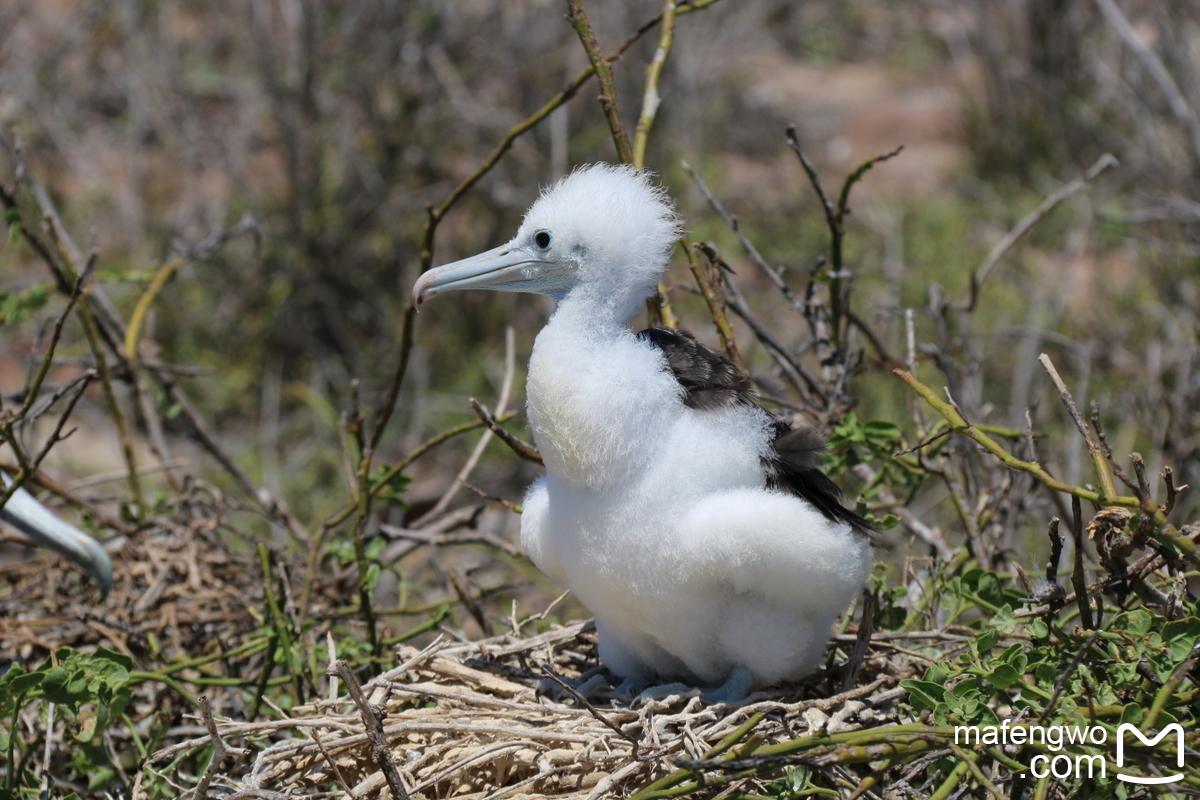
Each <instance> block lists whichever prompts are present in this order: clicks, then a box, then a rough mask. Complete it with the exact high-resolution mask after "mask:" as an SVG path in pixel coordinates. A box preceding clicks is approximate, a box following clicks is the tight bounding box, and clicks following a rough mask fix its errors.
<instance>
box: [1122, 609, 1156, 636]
mask: <svg viewBox="0 0 1200 800" xmlns="http://www.w3.org/2000/svg"><path fill="white" fill-rule="evenodd" d="M1153 622H1154V618H1153V617H1151V616H1150V612H1149V611H1147V610H1146V609H1144V608H1135V609H1134V610H1133V611H1130V612H1128V613H1127V614H1125V630H1126V631H1128V632H1129V633H1132V634H1133V635H1134V636H1145V635H1146V634H1147V633H1149V631H1150V626H1151V625H1152V624H1153Z"/></svg>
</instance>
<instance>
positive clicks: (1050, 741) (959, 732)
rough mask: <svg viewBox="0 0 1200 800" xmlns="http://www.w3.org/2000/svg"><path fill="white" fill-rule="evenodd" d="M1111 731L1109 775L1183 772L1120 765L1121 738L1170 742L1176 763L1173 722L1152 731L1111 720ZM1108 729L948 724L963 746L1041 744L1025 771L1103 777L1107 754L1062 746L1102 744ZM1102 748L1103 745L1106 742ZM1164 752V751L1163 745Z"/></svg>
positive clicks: (1167, 779) (1159, 779)
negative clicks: (1130, 771) (1071, 750)
mask: <svg viewBox="0 0 1200 800" xmlns="http://www.w3.org/2000/svg"><path fill="white" fill-rule="evenodd" d="M1111 736H1113V737H1115V743H1116V760H1115V768H1116V769H1115V777H1116V778H1117V780H1121V781H1126V782H1127V783H1140V784H1163V783H1174V782H1175V781H1178V780H1182V779H1183V773H1182V772H1179V773H1172V774H1169V775H1162V776H1156V777H1142V776H1140V775H1130V774H1127V773H1125V772H1122V770H1123V769H1124V767H1125V762H1126V751H1125V748H1126V741H1127V740H1128V741H1130V742H1133V743H1134V744H1141V745H1143V746H1145V747H1157V746H1159V745H1160V744H1162V745H1163V747H1164V748H1171V747H1174V751H1173V752H1174V763H1175V765H1176V766H1177V767H1178V768H1180V769H1182V768H1183V758H1184V744H1183V741H1184V740H1183V726H1182V725H1180V724H1179V723H1178V722H1173V723H1171V724H1170V725H1167V726H1165V727H1164V728H1163V729H1162V730H1160V731H1159V732H1158V733H1157V734H1151V735H1143V734H1142V732H1141V730H1139V729H1138V728H1137V727H1136V726H1134V725H1130V724H1129V723H1128V722H1125V723H1122V724H1121V725H1119V726H1117V729H1116V732H1115V733H1114V734H1111ZM1109 738H1110V733H1109V729H1108V728H1106V727H1104V726H1101V725H1087V726H1079V725H1035V724H1026V723H1017V724H1014V723H1012V721H1011V720H1007V719H1006V720H1004V721H1003V722H1001V723H1000V724H999V725H958V726H955V728H954V743H955V744H956V745H961V746H965V747H988V746H993V747H1007V746H1009V745H1015V746H1019V747H1024V746H1029V747H1033V748H1044V749H1046V750H1049V751H1050V752H1049V753H1045V752H1042V753H1038V754H1037V755H1035V756H1033V758H1031V759H1030V761H1029V771H1030V773H1031V774H1032V775H1033V777H1035V778H1057V779H1059V780H1065V779H1068V778H1098V779H1100V780H1104V779H1106V778H1107V777H1108V765H1109V762H1108V759H1107V758H1106V756H1105V755H1103V754H1090V755H1089V754H1084V753H1066V752H1062V751H1063V750H1064V748H1066V747H1067V746H1068V745H1076V746H1087V745H1090V746H1093V747H1106V746H1107V745H1108V743H1109ZM1106 749H1107V747H1106ZM1168 752H1169V751H1168Z"/></svg>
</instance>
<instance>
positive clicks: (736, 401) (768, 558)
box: [413, 164, 872, 701]
mask: <svg viewBox="0 0 1200 800" xmlns="http://www.w3.org/2000/svg"><path fill="white" fill-rule="evenodd" d="M679 233H680V230H679V222H678V219H677V218H676V216H675V212H674V210H673V208H672V205H671V203H670V201H669V199H668V198H667V196H666V194H665V193H664V192H663V191H662V189H661V188H658V187H656V186H655V185H654V184H653V183H652V182H651V180H650V178H649V177H648V176H647V174H646V173H643V172H638V171H636V170H634V169H633V168H631V167H627V166H610V165H604V164H596V165H592V166H588V167H584V168H581V169H579V170H577V171H575V172H574V173H572V174H571V175H568V176H567V177H565V178H563V179H562V180H560V181H559V182H558V183H557V184H555V185H554V186H553V187H551V188H549V189H548V190H546V191H545V192H543V194H542V196H541V197H540V198H539V199H538V200H537V201H536V202H535V203H534V204H533V206H532V207H531V208H530V209H529V212H528V213H527V214H526V216H525V220H524V222H523V223H522V225H521V227H520V229H519V230H518V231H517V235H516V237H515V238H513V239H512V241H510V242H508V243H507V244H504V245H501V246H500V247H497V248H495V249H493V250H489V251H487V252H486V253H483V254H481V255H478V256H474V257H472V258H468V259H465V260H463V261H459V262H456V263H453V264H448V265H446V266H442V267H438V268H436V269H433V270H430V271H428V272H426V273H425V274H424V275H422V276H421V277H420V279H419V280H418V281H417V283H416V285H415V286H414V287H413V302H414V303H416V304H418V305H419V304H420V303H421V302H423V301H425V300H427V299H429V298H430V297H433V296H435V295H437V294H441V293H443V292H447V291H453V290H460V289H472V288H477V289H492V290H499V291H516V292H534V293H538V294H543V295H547V296H549V297H551V298H553V299H554V301H555V302H556V309H555V311H554V314H553V315H552V316H551V318H550V320H549V321H548V322H547V324H546V326H545V327H544V328H543V329H542V330H541V332H540V333H539V334H538V336H537V339H536V341H535V343H534V347H533V353H532V356H531V358H530V361H529V372H528V381H527V386H526V397H527V410H528V415H529V422H530V426H531V428H532V430H533V436H534V439H535V441H536V443H537V446H538V449H539V450H540V451H541V453H542V458H543V460H544V462H545V465H546V475H545V476H544V477H542V478H540V479H538V480H537V481H535V482H534V483H533V485H532V486H530V488H529V490H528V493H527V495H526V497H525V501H524V513H523V515H522V519H521V541H522V543H523V544H524V546H525V549H526V551H527V552H528V553H529V556H530V558H531V559H533V562H534V563H535V564H536V565H537V566H538V567H539V568H540V569H541V570H542V571H543V572H545V573H546V574H548V575H550V576H551V577H553V578H554V579H556V580H558V581H560V582H561V583H563V584H564V585H566V586H567V587H568V588H569V589H570V590H571V591H572V592H574V593H575V595H576V596H577V597H578V598H579V599H580V600H581V601H582V602H583V603H584V604H585V605H586V606H587V607H588V609H589V610H590V611H591V612H592V613H593V614H594V615H595V618H596V628H597V631H598V633H599V649H600V658H601V660H602V661H603V662H604V663H605V664H606V665H607V666H608V668H609V669H610V670H611V671H612V672H614V673H616V674H617V675H620V676H622V677H623V678H624V679H625V683H624V684H623V685H624V686H626V687H632V688H640V687H645V686H647V685H648V684H651V683H652V682H654V681H661V680H669V679H675V680H682V681H687V682H689V683H692V684H701V685H704V686H720V687H721V688H720V689H718V690H716V691H713V692H710V693H708V694H707V695H706V697H707V698H708V699H710V700H721V701H732V700H736V699H739V698H740V697H741V696H744V695H745V694H746V693H747V692H748V691H750V690H752V689H755V688H759V687H764V686H770V685H773V684H777V683H780V682H783V681H788V680H793V679H797V678H800V677H803V676H804V675H806V674H808V673H811V672H812V671H813V670H815V669H816V668H817V667H818V666H819V665H820V663H821V659H822V656H823V653H824V648H825V644H826V642H827V641H828V638H829V633H830V626H831V624H832V623H833V620H834V619H835V617H836V616H837V615H838V614H839V613H840V612H842V611H844V610H845V609H846V607H847V606H848V605H849V603H850V601H851V599H852V598H853V597H854V595H855V594H856V593H857V592H858V590H859V588H860V587H861V586H862V584H863V582H864V580H865V579H866V576H867V573H868V571H869V570H870V567H871V559H872V548H871V545H870V542H869V541H868V537H867V536H866V535H865V534H866V531H867V530H868V528H869V526H868V525H867V524H866V523H865V522H864V521H863V520H862V519H860V518H859V517H858V516H856V515H855V514H854V513H853V512H851V511H849V510H847V509H845V508H844V507H843V506H842V505H841V502H840V497H841V495H840V492H839V491H838V489H837V487H836V486H835V485H834V484H833V482H832V481H830V480H829V478H828V477H827V476H826V475H825V474H824V473H823V472H822V470H821V460H820V457H819V452H820V450H821V447H822V446H823V441H822V439H821V437H820V436H818V435H816V434H814V433H813V432H812V431H808V430H791V429H790V428H789V426H787V425H786V424H785V423H783V422H781V421H779V420H778V419H776V418H774V417H773V416H771V415H770V414H769V413H768V412H766V411H765V410H764V409H762V408H760V407H759V406H758V405H757V404H755V403H754V401H753V389H752V387H751V385H750V383H749V381H748V380H746V379H745V378H744V377H743V376H742V375H741V374H740V373H739V372H738V370H737V369H736V367H734V365H733V364H732V363H730V362H729V361H728V360H727V359H725V358H724V357H723V356H721V355H720V354H718V353H716V352H714V351H712V350H711V349H709V348H707V347H705V346H704V345H702V344H699V343H698V342H696V341H695V339H694V338H692V337H691V336H690V335H688V334H686V333H683V332H679V331H668V330H663V329H650V330H648V331H643V332H641V333H639V334H636V335H635V334H634V333H632V332H631V331H630V330H629V329H628V328H627V327H626V322H627V321H628V320H629V318H630V317H631V316H632V315H633V314H634V312H635V311H637V310H638V309H640V308H642V307H643V303H644V301H645V299H646V298H647V297H649V296H650V295H651V294H652V292H653V291H654V287H655V286H656V284H657V282H658V280H659V278H660V276H661V275H662V273H663V271H664V270H665V268H666V265H667V260H668V257H669V254H670V250H671V248H672V247H673V246H674V243H675V241H676V240H677V239H678V236H679Z"/></svg>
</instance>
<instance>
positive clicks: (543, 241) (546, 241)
mask: <svg viewBox="0 0 1200 800" xmlns="http://www.w3.org/2000/svg"><path fill="white" fill-rule="evenodd" d="M533 240H534V241H535V242H537V246H538V247H540V248H542V249H543V250H545V249H546V248H547V247H549V246H550V234H549V233H548V232H546V231H538V232H537V236H534V237H533Z"/></svg>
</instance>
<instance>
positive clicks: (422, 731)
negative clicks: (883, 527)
mask: <svg viewBox="0 0 1200 800" xmlns="http://www.w3.org/2000/svg"><path fill="white" fill-rule="evenodd" d="M843 638H846V639H853V638H854V637H850V636H847V637H843ZM594 646H595V631H594V626H593V625H592V624H591V623H590V622H589V623H583V622H580V623H575V624H572V625H568V626H565V627H560V628H557V629H554V630H551V631H547V632H544V633H541V634H538V635H535V636H530V637H520V636H517V635H513V634H508V635H505V636H500V637H495V638H492V639H487V640H484V641H479V642H470V643H451V642H447V641H445V640H443V639H439V640H438V641H436V642H434V643H433V644H432V645H430V646H429V647H426V648H425V649H423V650H420V651H418V650H415V649H413V648H409V647H401V648H399V649H398V651H397V656H398V659H399V664H398V666H396V667H395V668H394V669H391V670H389V671H388V672H386V673H384V674H382V675H380V676H378V677H377V678H374V679H373V680H371V681H369V682H367V683H365V684H364V685H363V686H362V687H361V690H360V689H359V687H358V686H357V685H355V686H352V687H347V688H349V689H350V690H351V691H350V692H349V695H348V696H342V697H337V698H333V699H329V700H323V701H320V702H316V703H310V704H307V705H304V706H298V707H296V708H294V709H292V710H291V712H290V713H289V714H288V715H286V716H285V717H284V718H282V719H278V720H271V721H264V722H235V721H228V720H215V721H211V720H210V730H214V731H215V732H216V733H217V735H218V736H219V737H220V738H221V739H224V740H231V741H235V742H239V741H240V742H249V743H256V745H257V746H254V747H253V748H252V750H253V753H251V751H250V750H246V751H243V752H244V754H245V758H244V759H243V761H242V762H241V766H240V768H239V769H237V770H235V771H233V772H225V773H224V774H223V775H221V776H220V777H218V781H220V782H224V783H226V784H227V785H228V786H229V787H230V788H231V789H232V790H234V791H235V792H237V793H239V794H243V793H244V794H243V796H245V797H262V796H265V794H264V793H270V796H272V797H275V796H305V797H311V796H314V795H315V794H317V793H320V792H322V791H328V790H330V789H333V788H334V787H337V788H338V789H340V791H338V792H337V794H338V795H339V796H340V795H341V794H342V792H345V793H347V794H348V795H349V796H352V797H387V796H391V797H396V796H398V795H399V796H405V795H412V796H418V795H419V796H421V797H428V798H468V797H469V798H489V800H490V799H491V798H497V799H498V798H531V797H563V798H566V797H571V798H600V797H610V796H615V795H622V796H623V795H626V794H628V793H630V792H631V791H633V790H635V789H636V788H637V787H641V786H646V785H648V784H650V783H652V782H653V781H655V780H657V779H659V778H662V777H663V776H665V775H667V774H669V773H671V772H672V771H673V770H675V769H676V767H677V765H678V764H679V763H680V762H681V761H682V762H684V763H688V762H690V761H701V762H703V761H706V760H708V759H712V758H714V757H716V756H717V755H718V754H720V753H722V752H725V751H726V750H728V749H729V748H730V747H731V746H732V745H735V744H737V743H738V742H740V741H742V740H744V739H748V738H749V735H750V733H751V728H753V735H754V737H756V739H757V740H759V741H760V742H767V743H769V742H773V741H783V740H787V739H794V738H796V737H798V736H803V735H816V734H820V733H837V732H841V731H848V730H854V729H857V728H860V727H863V726H873V725H877V724H879V723H881V722H885V721H892V720H894V719H895V714H894V713H893V712H892V711H891V705H892V704H893V703H894V702H895V701H896V700H897V699H899V698H900V697H902V696H903V690H900V689H896V688H895V686H896V683H897V681H898V680H899V679H900V678H902V677H908V676H909V674H910V669H911V668H910V666H909V664H908V662H907V661H905V660H904V659H901V658H894V659H893V658H889V657H888V656H886V655H883V654H882V653H877V654H876V655H874V656H872V657H869V658H867V659H866V660H865V661H864V662H863V664H862V671H861V674H860V675H859V681H858V684H859V685H856V686H854V687H853V688H850V689H848V690H846V691H843V692H839V693H836V694H833V695H831V696H825V697H809V698H805V697H804V696H803V693H801V692H798V691H796V690H792V691H790V692H783V691H778V692H764V693H759V694H756V695H752V696H751V697H750V698H748V699H747V701H746V702H744V703H741V704H736V705H713V706H710V705H705V704H704V703H703V702H702V701H701V700H700V698H699V697H698V696H697V694H696V693H695V692H693V693H689V694H683V695H671V696H669V697H666V698H663V699H661V700H651V701H648V702H645V703H642V704H639V705H637V706H631V705H630V703H629V701H628V699H627V698H618V697H617V696H615V695H614V694H613V693H611V692H609V693H605V692H601V693H599V696H598V697H596V698H594V699H593V701H588V700H585V699H584V698H583V697H581V696H579V695H578V694H577V693H575V692H573V691H572V690H571V689H569V688H567V686H569V682H570V681H577V680H579V679H580V678H584V677H587V676H588V671H587V669H586V668H587V667H588V666H591V667H592V668H593V669H592V670H591V671H592V672H594V671H596V667H595V662H594V661H590V662H589V659H588V658H587V657H586V656H587V654H589V653H591V652H594ZM347 675H348V672H343V673H342V676H343V678H345V677H346V676H347ZM547 675H551V676H553V677H549V678H548V677H546V676H547ZM825 677H826V678H828V677H829V676H828V675H827V676H825ZM824 683H825V682H824V681H821V680H814V681H810V682H809V683H807V684H806V685H805V686H804V687H802V688H803V689H804V690H806V691H807V692H808V693H810V694H817V693H820V689H821V686H822V684H824ZM564 684H565V685H564ZM334 686H336V683H331V691H332V690H333V687H334ZM359 691H361V697H362V699H361V700H360V702H359V704H356V703H355V702H354V700H353V697H354V696H355V695H356V694H357V693H358V692H359ZM748 723H749V724H748ZM206 741H207V737H205V738H198V739H194V740H191V741H186V742H180V743H178V744H176V745H174V746H172V747H169V748H166V749H164V750H162V751H160V752H159V753H157V754H155V756H154V757H153V759H152V761H158V762H165V761H169V760H170V759H173V758H175V757H176V756H178V755H180V754H181V753H182V752H184V751H185V750H186V749H188V748H192V747H197V746H199V745H202V744H205V743H206ZM215 760H216V759H214V761H215ZM214 769H215V767H214ZM389 771H391V774H392V778H391V781H393V782H397V783H398V786H397V787H396V789H397V791H392V789H391V788H390V787H389V778H388V773H389ZM276 793H278V795H276ZM135 796H136V793H135Z"/></svg>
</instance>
